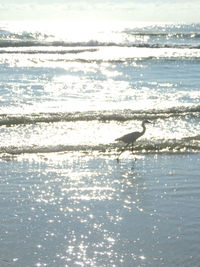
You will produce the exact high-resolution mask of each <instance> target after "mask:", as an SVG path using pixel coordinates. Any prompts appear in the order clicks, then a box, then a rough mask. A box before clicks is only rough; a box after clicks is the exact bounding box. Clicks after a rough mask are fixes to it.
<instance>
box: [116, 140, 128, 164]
mask: <svg viewBox="0 0 200 267" xmlns="http://www.w3.org/2000/svg"><path fill="white" fill-rule="evenodd" d="M129 145H130V143H128V144H127V145H126V146H125V147H124V148H123V149H122V151H121V152H120V153H119V155H118V158H117V160H119V157H120V156H121V154H122V153H123V152H124V151H125V150H126V148H127V147H128V146H129Z"/></svg>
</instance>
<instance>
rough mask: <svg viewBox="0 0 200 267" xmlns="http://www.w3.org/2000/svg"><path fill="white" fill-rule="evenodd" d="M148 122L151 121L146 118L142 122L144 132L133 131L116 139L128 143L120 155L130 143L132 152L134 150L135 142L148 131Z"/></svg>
mask: <svg viewBox="0 0 200 267" xmlns="http://www.w3.org/2000/svg"><path fill="white" fill-rule="evenodd" d="M146 123H151V122H150V121H148V120H144V121H143V122H142V127H143V130H142V132H132V133H128V134H125V135H123V136H121V137H119V138H117V139H115V141H123V142H124V143H126V146H125V147H124V149H123V150H122V151H121V152H120V153H119V156H120V155H121V154H122V153H123V152H124V151H125V149H126V148H127V147H128V146H129V145H130V144H132V152H133V143H134V142H135V141H136V140H137V139H138V138H139V137H141V136H142V135H143V134H144V133H145V131H146V127H145V124H146ZM119 156H118V159H119Z"/></svg>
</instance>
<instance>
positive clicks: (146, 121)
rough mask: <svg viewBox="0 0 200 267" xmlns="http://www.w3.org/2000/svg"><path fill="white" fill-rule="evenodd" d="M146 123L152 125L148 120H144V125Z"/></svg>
mask: <svg viewBox="0 0 200 267" xmlns="http://www.w3.org/2000/svg"><path fill="white" fill-rule="evenodd" d="M146 123H151V122H150V121H148V120H144V121H143V122H142V124H146Z"/></svg>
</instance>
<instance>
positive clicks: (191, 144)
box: [0, 135, 200, 157]
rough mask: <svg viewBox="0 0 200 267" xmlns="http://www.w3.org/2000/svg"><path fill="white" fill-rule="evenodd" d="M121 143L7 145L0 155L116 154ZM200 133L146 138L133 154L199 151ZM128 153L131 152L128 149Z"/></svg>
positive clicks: (2, 148) (137, 145) (135, 147)
mask: <svg viewBox="0 0 200 267" xmlns="http://www.w3.org/2000/svg"><path fill="white" fill-rule="evenodd" d="M122 147H123V146H122V144H120V143H111V144H99V145H62V144H61V145H55V146H53V145H52V146H37V145H33V146H21V147H15V146H7V147H0V154H1V157H2V155H21V154H46V153H68V152H80V153H86V154H90V153H93V152H98V153H101V154H116V155H117V154H118V152H119V151H121V149H122ZM199 151H200V135H197V136H191V137H186V138H182V139H180V140H177V139H171V140H146V139H144V140H143V141H138V142H137V143H135V145H134V147H133V154H149V153H150V154H152V153H153V154H154V153H158V154H161V153H178V154H179V153H199ZM130 153H132V152H131V151H130Z"/></svg>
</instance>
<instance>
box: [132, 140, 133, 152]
mask: <svg viewBox="0 0 200 267" xmlns="http://www.w3.org/2000/svg"><path fill="white" fill-rule="evenodd" d="M132 154H133V142H132Z"/></svg>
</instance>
